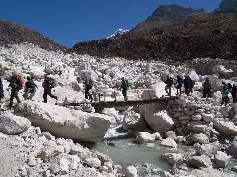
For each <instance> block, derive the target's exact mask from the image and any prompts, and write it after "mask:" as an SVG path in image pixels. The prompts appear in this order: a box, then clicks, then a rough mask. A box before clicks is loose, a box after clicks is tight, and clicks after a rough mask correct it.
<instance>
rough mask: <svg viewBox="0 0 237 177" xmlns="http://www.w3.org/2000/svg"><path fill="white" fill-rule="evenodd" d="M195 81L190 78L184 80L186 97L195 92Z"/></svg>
mask: <svg viewBox="0 0 237 177" xmlns="http://www.w3.org/2000/svg"><path fill="white" fill-rule="evenodd" d="M194 84H195V83H194V81H193V80H191V78H190V77H189V76H186V77H185V79H184V92H185V94H186V95H189V93H190V92H193V87H194Z"/></svg>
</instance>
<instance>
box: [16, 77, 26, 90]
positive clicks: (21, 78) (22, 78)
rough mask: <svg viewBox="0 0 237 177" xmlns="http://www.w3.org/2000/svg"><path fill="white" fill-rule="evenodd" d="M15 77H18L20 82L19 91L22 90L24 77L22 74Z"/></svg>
mask: <svg viewBox="0 0 237 177" xmlns="http://www.w3.org/2000/svg"><path fill="white" fill-rule="evenodd" d="M17 76H18V77H19V78H20V80H21V85H20V88H19V90H23V88H24V85H25V79H24V76H23V74H21V73H18V74H17Z"/></svg>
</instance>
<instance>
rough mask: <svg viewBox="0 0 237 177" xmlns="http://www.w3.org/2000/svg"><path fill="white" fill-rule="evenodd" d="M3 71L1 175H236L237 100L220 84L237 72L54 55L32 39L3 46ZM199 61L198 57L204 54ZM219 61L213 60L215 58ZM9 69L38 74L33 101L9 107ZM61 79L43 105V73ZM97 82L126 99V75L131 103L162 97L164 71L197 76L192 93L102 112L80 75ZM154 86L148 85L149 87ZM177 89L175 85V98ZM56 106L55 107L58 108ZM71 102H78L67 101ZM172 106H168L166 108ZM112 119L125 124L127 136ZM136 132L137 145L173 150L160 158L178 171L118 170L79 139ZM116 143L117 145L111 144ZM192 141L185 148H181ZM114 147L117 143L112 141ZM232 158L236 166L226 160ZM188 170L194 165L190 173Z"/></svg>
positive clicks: (109, 96)
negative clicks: (225, 98) (207, 83)
mask: <svg viewBox="0 0 237 177" xmlns="http://www.w3.org/2000/svg"><path fill="white" fill-rule="evenodd" d="M0 49H1V50H0V61H1V63H0V72H1V76H2V79H3V85H4V94H5V98H4V99H3V100H2V111H1V112H2V114H1V115H0V119H1V121H0V131H1V132H2V133H1V134H0V137H1V138H0V141H1V143H0V144H1V147H2V149H3V150H2V151H1V153H0V156H1V157H2V158H1V161H0V162H1V165H2V167H3V168H2V170H1V172H0V174H1V175H2V176H88V177H89V176H90V177H91V176H109V177H112V176H126V177H130V176H149V175H153V176H190V177H191V176H213V175H216V176H235V175H236V171H237V164H235V160H236V156H237V154H236V152H237V146H236V141H237V136H236V135H237V116H236V113H237V104H236V103H231V101H232V100H231V99H230V101H229V103H228V104H227V106H226V107H225V106H221V105H220V102H221V94H220V89H221V87H222V85H221V83H222V82H223V81H225V82H226V83H231V84H233V83H235V82H236V76H233V70H231V69H229V68H226V67H225V65H224V64H223V65H221V64H220V62H219V60H218V65H213V66H212V67H211V68H210V73H209V74H208V75H198V74H197V72H196V71H195V70H194V69H192V68H189V67H188V66H187V65H185V66H182V65H176V66H174V65H167V64H165V63H158V62H157V61H149V62H146V61H129V60H126V59H123V58H105V59H104V58H103V59H102V58H94V57H91V56H88V55H84V56H82V55H77V54H64V53H62V52H60V51H58V52H49V51H45V50H43V49H40V48H39V47H37V46H34V45H33V44H27V43H26V44H21V45H12V46H11V47H8V48H5V47H1V48H0ZM199 60H201V59H199ZM214 63H215V62H214ZM12 71H18V72H21V73H23V74H24V75H25V77H26V76H33V77H34V80H35V83H36V84H37V86H38V89H37V92H36V95H35V96H34V98H33V100H24V99H23V97H22V93H23V92H22V91H21V92H20V93H19V95H20V99H21V100H22V102H21V103H20V104H16V103H15V100H14V106H13V109H8V104H9V98H10V89H9V88H8V85H9V82H8V81H7V79H9V78H10V76H11V73H12ZM45 71H46V72H47V73H49V74H50V77H53V78H54V79H55V80H56V84H57V86H56V87H55V88H54V89H53V93H54V94H55V95H57V97H58V100H57V101H55V100H54V99H51V98H49V100H48V103H47V104H45V103H42V95H43V88H42V87H41V85H42V82H43V74H44V72H45ZM85 74H87V75H88V76H89V77H90V78H91V79H92V80H93V81H94V88H93V91H94V92H97V93H98V92H100V93H103V94H101V100H102V99H103V100H104V101H112V100H114V99H115V95H114V94H116V99H117V100H118V101H123V95H122V93H121V91H119V90H117V89H116V88H117V87H119V86H120V84H121V81H120V78H121V77H126V78H127V79H128V80H129V81H130V83H131V88H130V89H129V90H128V100H139V99H143V100H146V99H151V98H160V97H164V95H166V93H165V91H164V89H165V84H164V82H163V80H164V79H165V78H166V76H167V75H168V74H169V75H172V76H173V77H175V75H177V74H178V75H180V76H184V75H189V76H190V77H191V79H192V80H194V81H195V87H194V89H193V92H192V93H191V94H189V95H188V96H187V95H184V94H182V95H178V96H177V99H174V100H170V101H169V102H168V105H167V104H165V103H163V102H162V103H152V104H146V105H140V106H131V107H129V106H124V107H117V108H105V109H103V111H102V112H101V113H96V110H95V109H94V108H93V107H92V106H91V104H90V102H89V100H86V99H84V95H83V80H82V78H83V76H84V75H85ZM206 77H209V78H210V80H211V82H212V83H213V97H212V98H202V84H203V82H204V80H205V78H206ZM148 89H149V90H148ZM175 93H176V90H175V88H172V95H173V96H176V95H175ZM55 103H56V105H55ZM68 103H80V104H79V105H78V106H69V105H68ZM167 106H168V107H167ZM114 124H120V125H121V126H122V129H123V133H124V134H123V135H122V134H121V132H116V131H119V130H118V129H117V130H116V129H114V127H113V125H114ZM131 134H132V135H133V136H134V137H136V138H135V142H134V143H137V144H144V145H145V146H147V147H149V148H155V146H154V144H155V143H157V142H159V144H160V145H161V146H164V147H167V148H171V149H172V152H166V153H162V155H160V157H159V158H162V159H163V160H164V161H165V162H167V163H168V164H169V165H170V167H171V168H174V169H175V170H174V171H173V172H168V171H166V170H164V169H162V168H157V167H153V166H152V164H151V165H148V164H144V166H143V167H142V168H143V169H145V172H144V171H143V172H144V173H141V171H140V169H141V167H139V166H136V165H135V164H134V165H131V166H128V167H127V169H126V171H125V172H124V173H120V169H121V164H115V163H114V162H113V159H111V158H110V157H109V156H107V155H105V154H102V153H100V152H97V151H90V150H89V149H88V148H86V147H84V146H82V144H80V142H93V143H97V142H100V141H102V139H103V138H109V137H110V138H111V139H112V138H120V137H122V136H129V135H131ZM111 143H113V142H111ZM182 144H184V145H187V146H190V149H189V151H188V152H186V153H180V151H179V150H180V149H179V148H180V145H182ZM111 145H112V144H111ZM230 162H231V163H232V165H231V167H230V165H229V163H230ZM188 167H192V168H194V169H192V170H189V169H188Z"/></svg>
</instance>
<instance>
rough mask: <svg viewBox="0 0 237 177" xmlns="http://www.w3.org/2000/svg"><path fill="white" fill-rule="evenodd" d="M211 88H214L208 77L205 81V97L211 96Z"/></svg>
mask: <svg viewBox="0 0 237 177" xmlns="http://www.w3.org/2000/svg"><path fill="white" fill-rule="evenodd" d="M211 89H212V83H211V81H210V79H209V78H208V77H207V78H206V80H205V82H204V83H203V98H206V96H207V98H211Z"/></svg>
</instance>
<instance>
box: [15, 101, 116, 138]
mask: <svg viewBox="0 0 237 177" xmlns="http://www.w3.org/2000/svg"><path fill="white" fill-rule="evenodd" d="M15 112H16V114H17V115H22V116H24V117H26V118H28V119H29V120H30V121H31V123H32V125H35V126H39V127H40V128H41V129H42V130H43V131H48V132H50V133H51V134H53V135H55V136H58V137H63V138H69V139H73V140H76V141H90V142H99V141H101V140H102V138H103V137H104V135H105V132H106V131H107V130H108V128H109V126H110V124H111V123H110V119H111V118H110V117H109V116H107V115H101V114H89V113H85V112H82V111H77V110H69V109H67V108H64V107H59V106H53V105H52V106H50V107H47V104H44V103H22V104H21V105H19V106H18V107H16V108H15Z"/></svg>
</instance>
